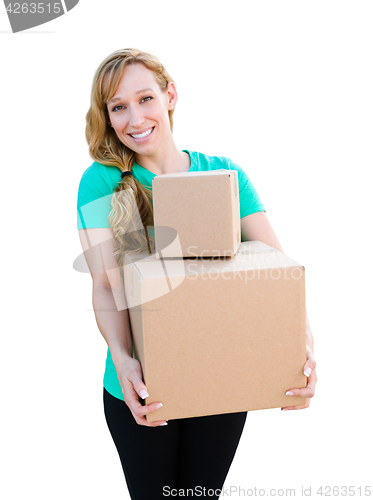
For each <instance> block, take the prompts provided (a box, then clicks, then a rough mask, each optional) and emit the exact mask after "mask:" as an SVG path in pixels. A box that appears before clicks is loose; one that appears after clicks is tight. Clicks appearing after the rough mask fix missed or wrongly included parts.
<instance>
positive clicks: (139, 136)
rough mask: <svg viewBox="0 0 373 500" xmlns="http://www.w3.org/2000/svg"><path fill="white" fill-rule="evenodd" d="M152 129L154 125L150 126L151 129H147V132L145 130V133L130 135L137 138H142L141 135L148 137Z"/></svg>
mask: <svg viewBox="0 0 373 500" xmlns="http://www.w3.org/2000/svg"><path fill="white" fill-rule="evenodd" d="M152 130H153V127H152V128H150V129H149V130H147V131H146V132H144V133H143V134H138V135H135V134H130V135H131V136H132V137H134V138H135V139H140V138H141V137H146V136H147V135H149V134H150V132H151V131H152Z"/></svg>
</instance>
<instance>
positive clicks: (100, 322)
mask: <svg viewBox="0 0 373 500" xmlns="http://www.w3.org/2000/svg"><path fill="white" fill-rule="evenodd" d="M124 300H125V299H124ZM92 303H93V308H94V311H95V316H96V322H97V326H98V328H99V330H100V332H101V334H102V336H103V337H104V339H105V341H106V343H107V345H108V347H109V350H110V353H111V356H112V358H113V363H114V366H115V368H116V369H118V367H119V366H120V364H122V363H123V361H125V359H126V358H128V357H130V358H132V348H133V344H132V334H131V326H130V321H129V315H128V309H127V308H125V309H122V310H120V311H118V309H117V305H116V302H115V299H114V296H113V292H112V290H111V288H108V287H104V286H96V287H93V291H92Z"/></svg>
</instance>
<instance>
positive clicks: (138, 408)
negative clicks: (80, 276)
mask: <svg viewBox="0 0 373 500" xmlns="http://www.w3.org/2000/svg"><path fill="white" fill-rule="evenodd" d="M79 238H80V242H81V245H82V248H83V252H84V257H85V259H86V262H87V264H88V267H89V270H90V272H91V276H92V281H93V290H92V302H93V308H94V311H95V317H96V321H97V326H98V328H99V330H100V332H101V334H102V336H103V337H104V339H105V340H106V343H107V345H108V347H109V350H110V354H111V357H112V359H113V363H114V366H115V370H116V372H117V376H118V380H119V383H120V386H121V388H122V392H123V396H124V400H125V403H126V404H127V406H128V407H129V409H130V410H131V412H132V415H133V417H134V419H135V421H136V422H137V423H138V424H139V425H145V426H147V427H157V426H158V425H165V424H166V422H165V421H156V422H150V423H149V422H148V421H147V420H146V418H145V415H147V414H149V413H151V412H152V411H154V410H156V409H157V405H158V404H159V403H158V402H154V403H150V404H149V405H142V404H141V403H140V401H139V399H138V397H139V396H141V397H142V398H143V399H145V397H147V396H148V394H147V389H146V386H145V384H144V381H143V374H142V369H141V364H140V362H139V361H138V360H137V359H134V358H133V357H132V348H133V344H132V333H131V326H130V320H129V314H128V309H127V302H126V297H125V291H124V284H123V282H122V279H121V276H120V272H119V269H118V266H117V262H116V259H115V256H114V254H113V244H114V240H113V236H112V232H111V229H110V228H91V229H80V230H79ZM143 391H145V393H146V395H144V393H143Z"/></svg>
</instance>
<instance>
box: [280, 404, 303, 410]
mask: <svg viewBox="0 0 373 500" xmlns="http://www.w3.org/2000/svg"><path fill="white" fill-rule="evenodd" d="M308 407H309V405H302V406H285V407H284V408H281V410H282V411H287V410H304V409H305V408H308Z"/></svg>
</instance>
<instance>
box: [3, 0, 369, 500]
mask: <svg viewBox="0 0 373 500" xmlns="http://www.w3.org/2000/svg"><path fill="white" fill-rule="evenodd" d="M372 24H373V5H372V3H371V2H368V1H358V2H356V1H349V2H346V1H338V2H337V1H328V0H324V1H313V2H305V1H302V0H297V1H281V0H276V1H269V0H267V1H264V2H259V1H255V2H254V1H243V0H241V1H235V0H231V1H229V2H221V1H216V0H215V1H188V2H171V1H160V0H158V1H156V2H155V1H147V0H142V1H141V2H128V1H123V0H106V1H105V2H98V1H96V2H93V1H88V0H81V1H80V3H79V4H78V5H77V6H76V7H75V8H74V9H73V10H71V11H70V12H69V13H68V14H67V15H65V16H62V17H60V18H58V19H56V20H54V21H52V22H50V23H48V24H46V25H42V26H39V27H36V28H34V29H32V30H29V31H27V32H24V33H18V34H12V33H11V31H10V25H9V22H8V19H7V17H6V13H5V9H4V8H0V31H1V33H0V44H1V54H2V57H1V66H2V77H1V81H0V86H1V103H2V104H1V115H0V116H1V143H2V147H1V172H2V187H3V189H2V196H1V202H2V205H3V207H2V213H3V219H2V221H3V222H2V230H3V246H2V274H3V279H2V283H3V287H2V288H3V297H4V299H3V301H2V305H3V312H2V348H1V363H0V366H1V383H2V398H1V399H2V414H1V419H2V424H1V436H0V437H1V453H2V455H3V458H4V460H5V461H4V463H3V466H2V476H3V477H2V481H1V489H3V490H4V493H3V494H2V495H1V496H2V497H3V498H6V499H7V500H11V499H17V500H18V499H22V500H26V499H29V498H37V499H38V500H47V499H48V500H50V499H53V500H59V499H64V500H65V499H66V498H71V499H74V500H75V499H79V500H80V499H86V498H89V499H90V500H96V499H102V498H123V499H124V498H129V496H128V493H127V487H126V484H125V479H124V476H123V473H122V469H121V465H120V461H119V457H118V455H117V452H116V449H115V447H114V443H113V442H112V440H111V436H110V434H109V431H108V428H107V426H106V422H105V419H104V413H103V405H102V377H103V373H104V364H105V359H106V347H107V346H106V343H105V341H104V339H103V337H102V336H101V334H100V332H99V330H98V328H97V325H96V322H95V318H94V313H93V310H92V302H91V278H90V276H89V275H87V274H80V273H77V272H75V271H74V270H73V267H72V263H73V261H74V259H75V258H76V257H77V256H78V255H79V254H80V252H81V248H80V243H79V239H78V231H77V229H76V197H77V190H78V184H79V180H80V177H81V175H82V173H83V171H84V170H85V169H86V168H87V167H88V166H89V165H90V164H91V163H92V159H91V158H90V157H89V155H88V148H87V144H86V142H85V136H84V130H85V114H86V112H87V110H88V107H89V97H90V87H91V82H92V78H93V74H94V71H95V70H96V68H97V66H98V65H99V64H100V62H101V61H102V60H103V59H104V58H105V57H106V56H107V55H109V54H110V53H111V52H113V51H114V50H117V49H120V48H125V47H138V48H140V49H142V50H149V51H151V52H153V53H154V54H156V55H157V56H158V57H159V58H160V59H161V61H162V62H163V63H164V65H165V66H166V68H167V69H168V71H169V72H170V74H171V75H172V77H173V78H174V81H175V83H176V86H177V89H178V92H179V102H178V103H177V105H176V111H175V115H174V125H175V127H174V136H175V141H176V144H177V145H178V147H179V148H180V149H191V150H194V151H201V152H203V153H205V154H211V155H223V156H228V157H230V158H231V159H232V160H233V161H234V162H236V163H238V164H239V165H241V166H242V167H243V168H244V169H245V170H246V172H247V173H248V175H249V177H250V179H251V181H252V182H253V184H254V186H255V187H256V189H257V191H258V193H259V196H260V197H261V199H262V201H263V203H264V205H265V207H266V210H267V216H268V217H269V220H270V221H271V223H272V226H273V228H274V230H275V232H276V234H277V236H278V238H279V240H280V242H281V244H282V246H283V248H284V250H285V252H286V253H287V254H288V255H289V256H291V257H293V258H294V259H296V260H297V261H298V262H300V263H302V264H303V265H304V266H305V268H306V287H307V288H306V296H307V311H308V316H309V320H310V324H311V328H312V331H313V335H314V338H315V356H316V361H317V374H318V383H317V387H316V394H315V397H314V398H313V399H312V401H311V405H310V407H309V408H308V409H306V410H298V411H288V412H281V411H280V409H272V410H264V411H253V412H249V413H248V417H247V423H246V426H245V429H244V433H243V435H242V438H241V442H240V444H239V447H238V449H237V453H236V456H235V459H234V461H233V463H232V466H231V469H230V471H229V474H228V477H227V479H226V483H225V486H226V487H229V486H233V485H236V486H240V487H241V488H243V489H245V490H247V489H249V488H255V487H256V488H258V489H259V488H265V489H266V493H268V492H269V489H270V488H276V489H279V488H284V489H285V488H295V489H296V490H297V492H298V495H300V493H301V487H302V486H303V487H309V486H311V487H312V498H319V495H317V494H316V491H317V488H318V487H319V486H327V485H329V486H339V487H341V486H343V485H346V486H355V489H356V492H357V493H358V490H357V487H358V486H362V487H365V486H366V485H369V484H372V481H371V480H372V476H371V475H370V476H369V474H368V472H369V470H371V447H372V433H371V422H372V398H371V392H372V389H371V370H372V368H371V351H372V323H371V314H370V308H371V298H372V294H371V283H372V278H373V276H372V270H371V252H372V238H371V214H372V212H371V208H372V207H371V203H370V196H371V185H372V175H371V172H372V166H373V165H372V156H373V154H372V128H373V126H372V115H373V106H372V104H373V102H372V101H373V98H372V96H373V92H372V89H373V70H372V52H373V50H372V48H373V30H372ZM144 479H146V478H144ZM283 496H285V494H284V495H283ZM356 496H359V495H358V494H356ZM241 497H244V493H243V492H241V496H240V497H239V496H238V494H236V495H233V496H232V498H241ZM149 500H151V499H149Z"/></svg>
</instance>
